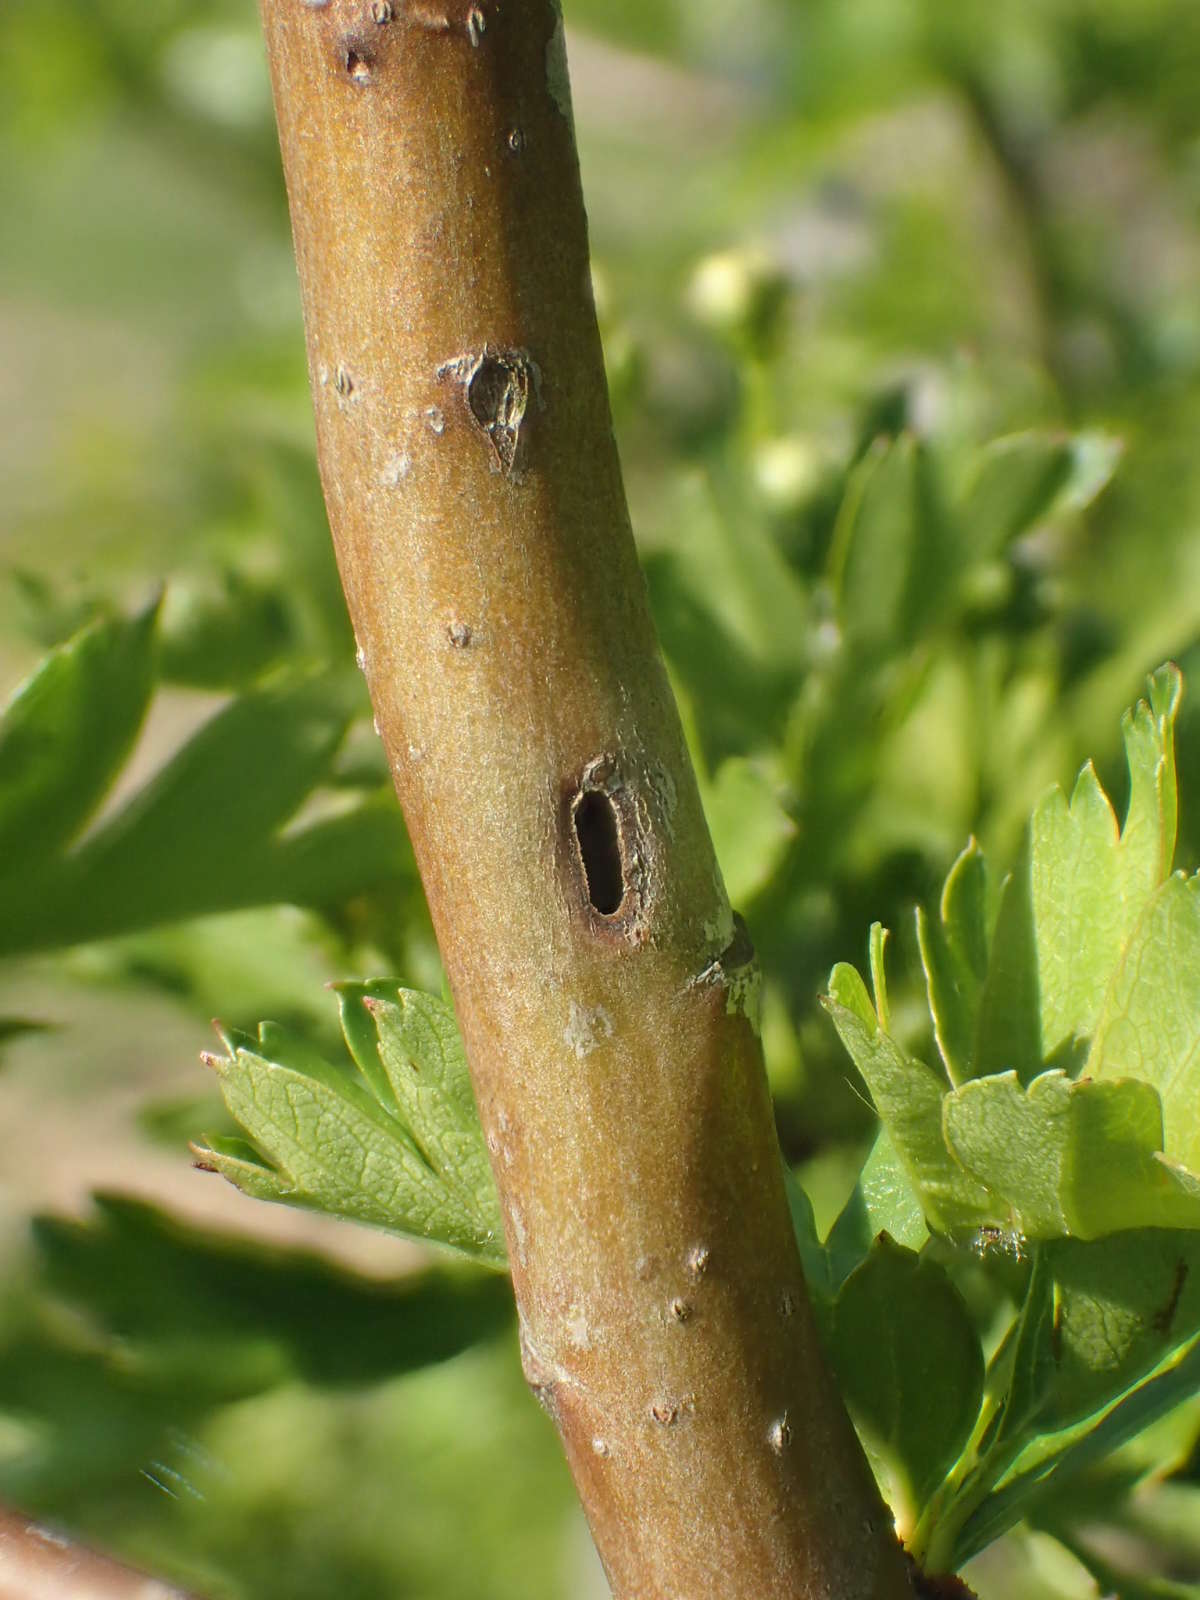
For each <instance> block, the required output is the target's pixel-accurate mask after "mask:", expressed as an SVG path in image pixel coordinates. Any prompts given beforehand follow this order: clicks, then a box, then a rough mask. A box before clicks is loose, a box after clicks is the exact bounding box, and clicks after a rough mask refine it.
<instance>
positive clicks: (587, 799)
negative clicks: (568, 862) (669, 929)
mask: <svg viewBox="0 0 1200 1600" xmlns="http://www.w3.org/2000/svg"><path fill="white" fill-rule="evenodd" d="M574 822H575V838H576V841H577V842H578V845H579V858H580V860H581V861H582V862H583V875H584V877H585V878H586V879H587V891H588V899H589V900H590V901H591V903H592V909H593V910H594V911H598V912H599V913H600V915H601V916H602V917H611V916H613V915H614V913H615V912H617V911H619V910H620V908H621V902H622V900H624V898H625V876H624V872H623V871H622V867H621V838H620V833H619V830H618V828H617V813H616V809H615V807H614V806H613V803H612V801H611V800H610V799H609V798H608V796H607V795H606V794H601V793H600V791H599V790H598V789H589V790H588V791H587V793H586V794H584V795H582V796H581V797H580V799H579V800H578V802H577V803H576V806H575V814H574Z"/></svg>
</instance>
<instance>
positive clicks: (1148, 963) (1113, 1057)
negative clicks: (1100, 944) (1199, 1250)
mask: <svg viewBox="0 0 1200 1600" xmlns="http://www.w3.org/2000/svg"><path fill="white" fill-rule="evenodd" d="M1084 1070H1085V1071H1086V1072H1087V1073H1089V1074H1090V1075H1092V1076H1093V1077H1095V1078H1098V1079H1106V1078H1108V1077H1110V1076H1112V1075H1114V1074H1121V1075H1132V1076H1134V1077H1137V1078H1139V1079H1141V1080H1143V1081H1144V1082H1145V1083H1147V1084H1153V1086H1154V1087H1155V1089H1157V1090H1158V1093H1159V1097H1160V1099H1161V1101H1162V1114H1163V1124H1164V1148H1165V1152H1166V1154H1167V1156H1168V1157H1170V1158H1171V1159H1172V1160H1173V1161H1176V1162H1180V1163H1182V1164H1183V1165H1184V1166H1185V1167H1188V1168H1190V1169H1191V1171H1192V1172H1193V1173H1200V1116H1198V1115H1197V1106H1198V1104H1200V878H1182V877H1178V876H1175V877H1171V878H1168V879H1167V881H1166V883H1164V884H1163V886H1162V888H1161V889H1160V890H1159V891H1158V893H1157V894H1156V895H1155V896H1154V898H1153V899H1152V901H1151V902H1150V905H1149V907H1148V908H1147V910H1146V912H1145V914H1144V915H1143V917H1142V920H1141V922H1140V923H1139V924H1138V927H1137V929H1136V931H1135V933H1134V935H1133V937H1132V938H1131V939H1130V941H1129V944H1128V947H1127V949H1126V951H1125V953H1124V956H1123V958H1122V960H1121V963H1120V965H1119V966H1118V967H1117V970H1116V971H1115V973H1114V974H1113V976H1112V979H1111V982H1110V984H1109V987H1108V992H1107V994H1106V995H1105V999H1104V1005H1103V1008H1102V1010H1101V1013H1100V1018H1099V1021H1098V1023H1097V1026H1096V1032H1095V1036H1094V1038H1093V1040H1092V1048H1091V1051H1090V1053H1089V1055H1088V1060H1087V1065H1086V1067H1085V1069H1084Z"/></svg>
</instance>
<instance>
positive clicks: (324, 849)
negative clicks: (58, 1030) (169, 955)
mask: <svg viewBox="0 0 1200 1600" xmlns="http://www.w3.org/2000/svg"><path fill="white" fill-rule="evenodd" d="M357 693H358V691H357V687H356V686H355V687H354V688H353V689H352V688H351V687H350V686H349V684H348V683H347V682H346V681H343V680H339V679H336V678H329V677H324V678H313V679H309V680H307V681H305V682H302V683H276V684H271V685H267V686H264V687H261V688H258V689H255V690H253V691H251V692H249V693H246V694H244V695H241V696H239V697H237V698H236V699H234V700H232V701H230V702H229V703H228V704H227V705H226V706H225V707H224V708H223V709H222V710H220V711H219V712H218V713H217V714H216V715H215V716H214V717H212V718H211V720H210V721H208V722H207V723H206V724H205V725H204V726H203V727H202V728H201V729H200V730H199V732H197V733H196V734H195V735H194V736H193V737H192V738H191V739H190V740H189V741H188V743H187V744H185V745H184V746H183V747H182V749H180V750H179V751H177V752H176V754H175V755H174V756H173V757H172V758H171V759H170V760H169V761H168V762H167V763H166V765H165V766H163V767H162V768H161V769H160V770H159V771H158V772H157V773H155V774H154V776H153V777H151V778H150V779H149V781H148V782H147V783H146V784H145V785H144V786H143V787H142V788H141V789H140V790H139V791H138V792H137V793H136V794H135V795H134V796H133V797H132V798H131V799H130V800H129V801H128V802H127V804H126V805H125V806H124V807H123V808H122V809H121V810H120V811H119V812H118V813H117V814H116V815H115V816H114V817H112V818H111V820H109V821H108V822H106V823H105V824H104V825H103V826H102V827H101V828H99V829H98V830H97V831H96V832H95V833H94V834H93V835H92V836H91V837H90V838H88V839H86V840H85V841H84V843H83V844H82V845H81V846H80V847H79V848H78V849H77V850H75V851H74V852H72V853H71V854H69V855H66V856H61V857H57V858H54V859H48V860H32V861H25V860H24V859H22V862H21V863H20V864H19V866H18V872H17V874H15V875H14V876H13V878H12V879H11V880H10V884H9V893H8V896H7V902H8V903H7V906H6V910H7V912H8V915H6V916H5V917H4V918H3V919H2V920H0V952H3V953H7V952H10V951H17V950H34V949H41V948H46V947H54V946H59V945H64V944H71V943H77V942H80V941H84V940H89V939H97V938H106V937H112V936H113V935H115V934H119V933H125V932H129V931H131V930H133V929H136V928H144V927H149V926H153V925H155V924H157V923H162V922H167V921H171V920H174V919H178V918H182V917H192V916H198V915H202V914H205V913H211V912H215V911H225V910H231V909H236V908H241V907H248V906H255V905H263V904H271V903H277V902H281V901H290V902H292V903H296V904H307V905H315V906H324V905H328V904H332V903H335V902H336V901H337V900H338V899H339V898H341V897H343V896H345V895H346V894H348V893H353V892H355V891H357V890H360V889H361V888H363V887H364V886H366V885H368V884H370V885H375V884H378V883H379V882H380V881H381V880H387V879H392V880H403V879H405V878H411V877H412V874H413V867H412V861H411V852H410V850H409V847H408V843H407V838H406V836H405V833H404V828H403V823H402V821H401V818H400V814H399V810H398V808H397V807H396V805H395V802H394V800H393V799H392V798H391V797H390V796H385V797H379V798H374V797H373V798H370V799H368V800H367V801H365V802H364V803H359V804H356V805H353V806H352V807H351V808H350V809H348V810H343V811H341V812H340V813H339V814H337V815H335V816H332V817H327V818H323V819H320V820H317V821H313V822H311V823H309V824H307V825H305V826H301V827H298V828H297V827H290V826H289V824H290V823H291V820H292V818H293V817H294V816H295V814H296V812H297V810H298V808H299V807H300V806H301V805H302V803H303V802H304V801H305V800H306V799H307V798H308V797H309V796H310V794H311V793H312V791H313V790H314V788H315V787H316V786H318V785H319V784H321V783H322V782H323V781H324V780H325V779H326V777H327V776H328V773H329V769H330V765H331V762H332V760H333V758H334V756H335V754H336V751H337V749H338V747H339V746H340V744H341V741H342V739H343V737H344V735H345V732H346V729H347V726H348V724H349V722H350V719H351V717H352V715H353V714H354V709H355V706H356V704H357V700H356V696H357Z"/></svg>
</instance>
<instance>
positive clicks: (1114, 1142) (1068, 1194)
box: [942, 1072, 1200, 1239]
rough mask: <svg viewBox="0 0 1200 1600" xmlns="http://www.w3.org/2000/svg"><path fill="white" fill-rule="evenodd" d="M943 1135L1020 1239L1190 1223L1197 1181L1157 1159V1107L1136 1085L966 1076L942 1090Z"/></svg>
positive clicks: (1198, 1221)
mask: <svg viewBox="0 0 1200 1600" xmlns="http://www.w3.org/2000/svg"><path fill="white" fill-rule="evenodd" d="M942 1125H943V1130H944V1132H945V1137H946V1143H947V1145H948V1147H949V1149H950V1151H951V1152H952V1154H953V1155H954V1156H955V1157H957V1159H958V1160H959V1161H960V1162H961V1163H962V1165H963V1166H964V1167H965V1168H966V1169H967V1171H969V1172H970V1173H972V1174H973V1175H974V1176H975V1177H976V1178H978V1180H979V1181H980V1182H981V1183H982V1184H983V1185H984V1186H985V1187H986V1188H987V1190H988V1191H989V1193H990V1194H991V1196H992V1198H993V1205H994V1210H995V1214H996V1215H998V1216H1000V1217H1007V1218H1008V1219H1010V1220H1011V1222H1012V1224H1013V1225H1014V1226H1015V1227H1016V1228H1017V1229H1018V1230H1019V1232H1020V1233H1022V1234H1023V1235H1024V1236H1026V1237H1027V1238H1030V1239H1055V1238H1061V1237H1065V1236H1067V1235H1074V1236H1075V1237H1077V1238H1081V1239H1094V1238H1099V1237H1101V1236H1103V1235H1104V1234H1107V1233H1113V1232H1115V1231H1117V1230H1118V1229H1122V1228H1139V1227H1162V1228H1197V1227H1200V1180H1197V1179H1195V1178H1193V1177H1191V1175H1190V1174H1188V1173H1186V1172H1184V1171H1182V1170H1181V1169H1179V1168H1177V1167H1174V1166H1172V1165H1170V1164H1169V1163H1166V1162H1164V1161H1163V1160H1162V1157H1161V1151H1162V1112H1161V1107H1160V1104H1159V1100H1158V1096H1157V1094H1156V1093H1155V1091H1154V1089H1153V1088H1152V1087H1151V1086H1150V1085H1149V1084H1146V1083H1139V1082H1135V1081H1133V1080H1131V1079H1112V1080H1109V1081H1107V1082H1103V1083H1098V1082H1095V1081H1091V1080H1082V1081H1080V1082H1072V1080H1071V1079H1070V1078H1068V1077H1067V1076H1066V1074H1065V1073H1062V1072H1044V1073H1042V1074H1041V1075H1040V1076H1039V1077H1037V1078H1035V1079H1034V1080H1033V1082H1032V1083H1031V1084H1030V1085H1029V1086H1028V1087H1027V1088H1026V1087H1023V1086H1022V1085H1021V1083H1020V1081H1019V1079H1018V1078H1017V1075H1016V1073H1015V1072H1006V1073H999V1074H996V1075H993V1076H992V1077H988V1078H976V1079H974V1080H972V1081H971V1082H969V1083H966V1084H964V1085H963V1086H962V1087H961V1088H960V1089H956V1090H954V1091H953V1092H952V1093H951V1094H949V1095H947V1096H946V1098H945V1101H944V1102H943V1107H942Z"/></svg>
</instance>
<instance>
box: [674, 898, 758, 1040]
mask: <svg viewBox="0 0 1200 1600" xmlns="http://www.w3.org/2000/svg"><path fill="white" fill-rule="evenodd" d="M709 984H720V985H721V986H722V987H723V988H724V989H725V1010H726V1013H727V1014H728V1015H730V1016H733V1015H735V1014H736V1015H740V1016H743V1017H745V1018H746V1021H747V1022H748V1023H749V1024H750V1026H751V1027H752V1028H753V1029H754V1031H755V1033H758V1031H759V1028H760V1026H761V1017H760V1012H761V1001H762V992H761V991H762V972H761V970H760V969H759V965H758V957H757V956H756V955H755V953H754V943H753V941H752V940H751V938H750V930H749V929H748V928H747V927H746V924H745V922H744V921H743V920H742V918H741V917H740V916H739V914H738V913H737V912H736V911H735V912H734V913H733V938H732V940H731V941H730V943H729V945H728V946H727V947H726V948H725V949H724V950H722V952H721V954H720V955H719V956H718V957H717V958H716V960H715V961H710V962H709V964H708V965H707V966H706V967H705V968H704V970H703V972H698V973H697V974H696V976H695V977H694V978H693V979H692V980H691V982H690V983H689V984H688V988H689V989H699V988H703V987H706V986H707V985H709Z"/></svg>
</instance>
